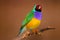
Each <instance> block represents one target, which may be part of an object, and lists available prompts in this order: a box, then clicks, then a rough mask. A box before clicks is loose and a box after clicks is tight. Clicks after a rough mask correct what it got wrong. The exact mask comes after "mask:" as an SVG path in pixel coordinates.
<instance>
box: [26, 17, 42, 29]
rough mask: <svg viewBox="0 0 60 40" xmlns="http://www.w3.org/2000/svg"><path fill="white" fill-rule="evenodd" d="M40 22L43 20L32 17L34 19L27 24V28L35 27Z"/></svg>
mask: <svg viewBox="0 0 60 40" xmlns="http://www.w3.org/2000/svg"><path fill="white" fill-rule="evenodd" d="M40 23H41V20H38V19H36V18H32V20H31V21H30V22H29V23H28V24H27V25H26V27H27V29H35V28H37V27H38V26H39V24H40Z"/></svg>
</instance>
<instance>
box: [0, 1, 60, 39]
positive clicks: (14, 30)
mask: <svg viewBox="0 0 60 40" xmlns="http://www.w3.org/2000/svg"><path fill="white" fill-rule="evenodd" d="M34 4H41V5H42V12H43V18H42V23H41V25H40V28H45V27H47V26H51V27H55V28H56V29H55V30H49V31H45V32H44V33H42V37H43V40H60V1H59V0H0V40H12V39H13V38H14V37H15V36H16V35H17V34H18V31H19V28H20V26H21V23H22V21H23V20H24V18H25V16H26V14H27V13H28V12H29V11H30V10H32V8H33V6H34Z"/></svg>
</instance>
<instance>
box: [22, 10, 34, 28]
mask: <svg viewBox="0 0 60 40" xmlns="http://www.w3.org/2000/svg"><path fill="white" fill-rule="evenodd" d="M33 16H34V12H33V11H31V12H30V13H29V14H27V16H26V17H25V20H24V21H23V22H22V27H23V26H25V25H26V24H27V23H29V22H30V20H31V19H32V18H33Z"/></svg>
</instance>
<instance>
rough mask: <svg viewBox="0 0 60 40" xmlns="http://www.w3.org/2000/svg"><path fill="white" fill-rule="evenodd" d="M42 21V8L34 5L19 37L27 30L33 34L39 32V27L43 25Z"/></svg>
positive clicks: (23, 23)
mask: <svg viewBox="0 0 60 40" xmlns="http://www.w3.org/2000/svg"><path fill="white" fill-rule="evenodd" d="M41 20H42V6H41V5H39V4H34V6H33V8H32V10H31V11H30V12H29V13H28V14H27V16H26V17H25V19H24V20H23V22H22V25H21V28H20V30H19V33H18V35H19V34H20V35H21V34H23V33H24V32H25V31H26V30H30V31H31V32H37V28H38V26H39V25H40V24H41Z"/></svg>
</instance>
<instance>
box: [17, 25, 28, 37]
mask: <svg viewBox="0 0 60 40" xmlns="http://www.w3.org/2000/svg"><path fill="white" fill-rule="evenodd" d="M26 30H27V29H26V26H25V27H24V28H22V29H20V31H19V33H18V35H17V36H19V35H22V34H23V33H24V32H25V31H26Z"/></svg>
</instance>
